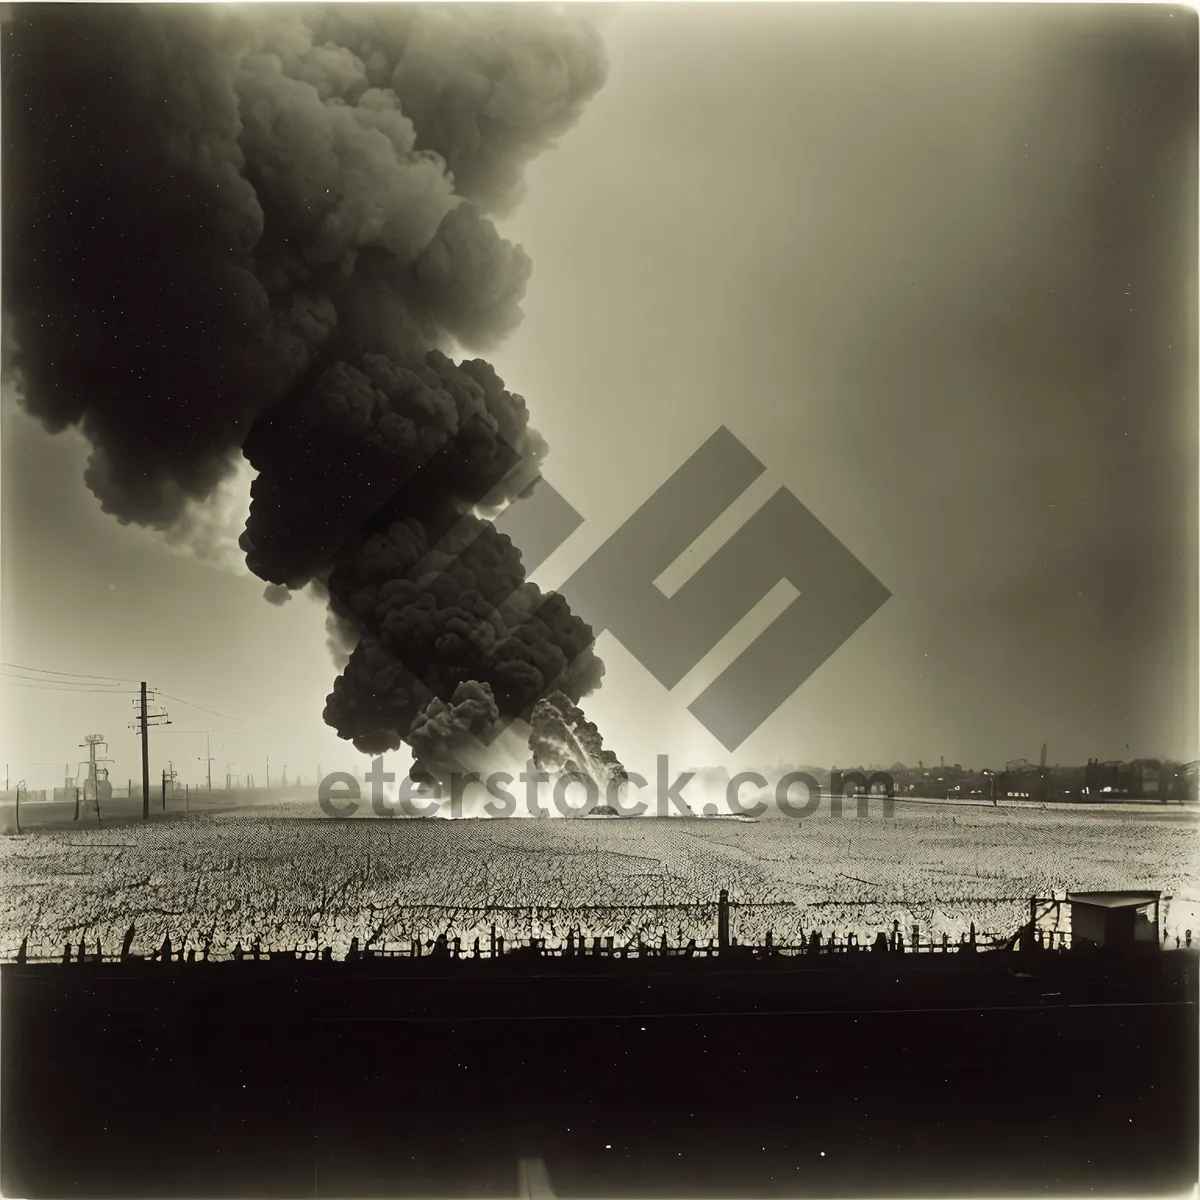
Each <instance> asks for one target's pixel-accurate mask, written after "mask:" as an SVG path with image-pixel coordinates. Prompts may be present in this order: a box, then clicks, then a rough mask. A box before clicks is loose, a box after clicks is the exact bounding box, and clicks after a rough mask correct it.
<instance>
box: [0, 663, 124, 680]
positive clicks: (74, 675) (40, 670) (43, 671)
mask: <svg viewBox="0 0 1200 1200" xmlns="http://www.w3.org/2000/svg"><path fill="white" fill-rule="evenodd" d="M0 667H12V668H13V669H14V670H17V671H34V672H36V673H37V674H39V675H69V676H70V677H71V678H72V679H110V680H114V681H115V682H117V683H137V682H138V681H137V680H136V679H125V678H124V677H123V676H120V675H83V674H80V673H79V672H77V671H51V670H50V669H49V668H47V667H23V666H22V665H21V664H20V663H13V662H0Z"/></svg>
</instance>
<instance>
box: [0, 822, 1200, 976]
mask: <svg viewBox="0 0 1200 1200" xmlns="http://www.w3.org/2000/svg"><path fill="white" fill-rule="evenodd" d="M289 807H290V806H289V805H287V804H275V805H272V806H271V807H270V808H268V809H266V810H256V811H255V810H252V811H241V812H226V813H201V814H199V815H197V814H196V813H194V812H193V815H191V816H190V817H189V818H186V819H173V820H161V819H159V820H155V821H151V822H149V823H148V824H142V823H140V822H134V823H125V822H122V823H120V824H118V825H116V826H115V827H113V828H105V827H101V828H96V827H95V826H92V827H91V828H86V829H71V830H68V829H45V830H38V829H36V828H35V829H34V830H33V831H32V832H29V833H26V834H24V835H23V836H21V837H15V836H4V837H3V838H0V879H2V880H3V898H2V900H0V952H6V953H11V952H12V951H15V949H16V947H17V945H18V943H19V942H20V941H21V939H22V938H23V937H28V940H29V953H30V955H45V956H57V955H58V954H60V953H61V950H62V946H63V943H64V942H65V941H68V940H69V941H71V942H72V943H73V944H76V945H78V943H79V941H80V939H81V938H84V939H86V940H87V942H88V944H89V948H92V947H94V946H95V943H96V942H97V940H99V942H100V944H101V946H102V947H103V949H104V950H105V952H106V953H112V952H114V951H116V950H117V949H118V948H119V945H120V942H121V939H122V937H123V936H124V933H125V930H126V929H127V928H128V926H129V924H130V922H131V920H132V921H134V922H135V923H136V926H137V936H136V939H135V942H134V946H135V949H137V950H139V951H146V950H150V949H154V948H156V947H157V946H158V945H159V944H160V943H161V941H162V938H163V935H164V933H168V932H169V933H170V936H171V939H172V942H173V944H174V945H176V946H178V945H179V944H180V942H181V940H185V941H186V944H187V945H190V946H193V947H200V946H202V945H203V944H204V942H205V940H206V939H208V938H211V942H212V948H213V953H216V954H221V953H223V952H227V951H228V950H229V949H231V948H232V947H233V945H234V944H235V943H236V942H238V941H240V942H242V944H243V945H249V944H250V943H251V942H253V940H254V939H255V938H256V937H257V938H260V939H261V944H262V946H263V948H264V949H269V948H272V947H275V948H292V947H301V948H304V947H309V948H312V947H316V946H325V945H330V946H332V947H333V948H334V952H335V953H340V952H342V951H344V949H345V948H346V947H347V946H348V945H349V942H350V939H351V938H352V937H358V938H359V940H360V942H361V943H366V942H370V943H371V944H374V945H377V946H386V945H399V944H407V942H408V940H409V939H411V938H413V937H422V938H426V939H428V938H430V937H432V936H435V935H436V934H437V933H439V932H442V931H447V932H449V934H450V935H451V936H455V935H459V936H462V937H463V938H464V940H465V941H469V939H470V938H471V937H473V936H475V934H476V933H486V931H487V930H488V928H489V927H490V926H491V925H492V924H493V923H495V924H496V926H497V928H498V931H499V932H500V933H502V934H504V935H505V936H506V937H508V938H510V939H511V938H514V937H528V936H530V934H531V933H533V934H536V935H537V936H546V937H549V938H551V939H555V938H563V937H565V936H566V933H567V931H568V929H569V928H571V927H572V926H579V927H581V928H582V929H583V930H584V931H585V932H586V933H587V935H588V936H605V935H613V936H615V937H616V938H617V939H618V943H619V942H620V941H621V940H626V939H633V938H636V937H637V936H638V934H639V933H640V934H641V935H642V936H643V937H645V938H654V939H657V937H658V936H660V934H661V933H662V932H663V931H666V932H667V934H668V936H669V937H670V938H671V939H672V940H674V939H675V938H677V937H679V936H682V937H684V938H687V937H696V938H697V939H698V940H700V939H703V940H707V939H708V938H710V937H712V936H713V930H714V926H715V908H716V905H715V900H716V895H717V892H718V891H719V889H720V888H722V887H727V888H728V889H729V891H730V896H731V898H732V899H733V900H734V901H736V902H739V903H740V904H742V905H746V906H750V905H753V906H755V907H741V908H738V909H737V910H736V912H735V920H734V934H735V936H739V937H740V938H741V939H742V940H745V941H750V940H752V939H757V938H759V937H761V935H762V934H764V933H765V932H766V931H767V930H768V929H771V930H773V931H774V936H775V939H776V941H790V940H792V939H793V938H794V937H795V935H796V934H797V933H798V932H799V930H801V929H803V930H805V931H810V930H812V929H821V930H823V931H825V933H826V934H828V933H829V932H835V931H836V932H837V933H838V934H839V936H840V935H843V934H845V933H847V932H850V931H854V932H857V933H858V934H859V935H860V937H863V936H866V935H867V934H872V935H873V933H874V932H875V931H877V930H879V929H883V928H890V927H891V924H892V922H893V920H899V921H900V922H901V924H902V926H903V927H904V928H905V929H906V930H907V929H908V927H910V926H911V925H912V924H914V923H917V924H920V926H921V928H922V936H923V937H929V936H930V935H932V936H935V937H940V935H941V934H942V933H943V932H945V933H947V934H949V935H950V937H951V939H952V940H957V938H958V936H959V934H960V933H961V932H962V931H963V930H964V929H965V928H966V927H967V925H968V924H969V922H971V921H974V922H975V923H976V925H977V926H978V928H979V930H980V932H981V933H995V934H1000V933H1007V932H1009V931H1011V930H1012V929H1015V928H1016V927H1017V926H1018V925H1019V924H1020V922H1021V920H1022V919H1023V916H1024V914H1025V913H1026V911H1027V900H1028V897H1029V896H1030V895H1033V894H1035V893H1036V894H1042V895H1046V894H1050V893H1051V892H1053V891H1059V892H1061V891H1062V890H1065V889H1067V888H1071V889H1092V888H1095V889H1105V888H1112V889H1117V888H1154V889H1161V890H1162V891H1163V892H1164V893H1165V894H1166V895H1169V896H1171V897H1172V900H1171V901H1170V902H1168V903H1164V912H1163V923H1164V926H1165V927H1166V928H1168V929H1170V930H1171V931H1172V934H1174V933H1175V932H1179V933H1180V934H1182V932H1183V930H1184V929H1185V928H1195V929H1196V930H1197V932H1200V920H1198V919H1197V918H1198V917H1200V870H1198V866H1197V841H1196V833H1197V825H1198V823H1200V819H1198V817H1197V814H1196V813H1195V812H1193V811H1188V810H1183V809H1172V810H1160V811H1141V812H1138V813H1131V812H1124V811H1120V810H1114V809H1111V808H1103V809H1092V810H1082V811H1081V810H1080V809H1073V810H1069V811H1056V810H1054V809H1047V810H1041V809H1029V808H1023V809H1015V808H1004V807H1001V808H998V809H993V808H990V807H988V808H984V807H978V806H955V805H938V804H930V803H915V804H914V803H906V802H903V801H898V802H897V804H896V807H895V814H894V816H893V817H891V818H886V817H884V816H883V815H882V813H879V812H876V813H873V814H871V815H870V816H867V817H857V816H855V815H853V809H848V811H847V815H846V816H844V817H843V818H841V819H833V818H831V817H830V815H829V813H828V810H827V809H823V810H821V811H819V812H818V813H815V814H814V815H813V816H811V817H809V818H805V819H804V820H802V821H800V820H787V819H779V818H777V819H773V820H764V821H760V822H753V823H752V822H741V821H721V820H715V821H714V820H689V819H684V818H666V819H662V818H659V819H654V818H646V819H637V820H627V821H620V820H582V821H580V820H576V821H570V820H547V821H535V820H510V821H470V820H468V821H453V822H452V821H443V820H428V821H413V820H402V819H400V820H364V819H361V818H360V819H354V820H329V819H318V820H312V819H296V818H288V817H283V816H279V815H275V814H278V813H279V812H284V811H288V809H289ZM311 807H312V806H311V805H307V806H305V807H304V808H303V810H301V809H299V808H293V809H292V811H305V812H308V810H309V809H310V808H311ZM256 813H257V815H256ZM268 813H270V814H272V815H267V814H268ZM641 906H669V907H658V908H654V909H647V908H644V907H641ZM531 908H532V909H534V910H535V911H533V912H531V911H530V909H531ZM538 908H541V909H543V910H549V909H551V908H554V909H557V910H558V911H557V912H555V913H550V912H549V911H543V912H541V913H538V912H537V911H536V909H538ZM514 910H516V911H514Z"/></svg>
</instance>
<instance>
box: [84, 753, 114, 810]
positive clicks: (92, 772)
mask: <svg viewBox="0 0 1200 1200" xmlns="http://www.w3.org/2000/svg"><path fill="white" fill-rule="evenodd" d="M97 746H103V747H104V750H105V753H107V752H108V743H107V742H106V741H105V740H104V734H102V733H89V734H88V735H87V736H86V737H85V738H84V739H83V741H82V742H80V743H79V747H80V749H81V750H86V751H87V752H88V778H87V786H89V787H91V789H92V803H93V804H94V805H95V806H96V820H99V819H100V776H99V772H98V771H97V770H96V768H97V767H99V766H101V765H102V764H104V763H107V762H112V759H111V758H97V757H96V747H97ZM85 794H86V789H85Z"/></svg>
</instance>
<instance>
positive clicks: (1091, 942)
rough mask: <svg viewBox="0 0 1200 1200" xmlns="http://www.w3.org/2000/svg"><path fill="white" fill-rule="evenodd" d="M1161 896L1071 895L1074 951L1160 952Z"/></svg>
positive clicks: (1105, 893) (1106, 893) (1098, 893)
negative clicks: (1090, 949) (1088, 949)
mask: <svg viewBox="0 0 1200 1200" xmlns="http://www.w3.org/2000/svg"><path fill="white" fill-rule="evenodd" d="M1161 896H1162V893H1161V892H1068V893H1067V904H1068V905H1069V906H1070V910H1071V947H1072V949H1076V950H1082V949H1085V948H1086V947H1088V946H1091V947H1094V948H1096V949H1107V950H1133V949H1145V950H1157V949H1158V907H1159V900H1160V899H1161Z"/></svg>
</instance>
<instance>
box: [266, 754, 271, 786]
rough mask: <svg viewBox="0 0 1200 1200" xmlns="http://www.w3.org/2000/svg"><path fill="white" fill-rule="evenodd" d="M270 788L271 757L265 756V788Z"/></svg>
mask: <svg viewBox="0 0 1200 1200" xmlns="http://www.w3.org/2000/svg"><path fill="white" fill-rule="evenodd" d="M270 786H271V756H270V755H269V754H268V755H267V787H268V788H269V787H270Z"/></svg>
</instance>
